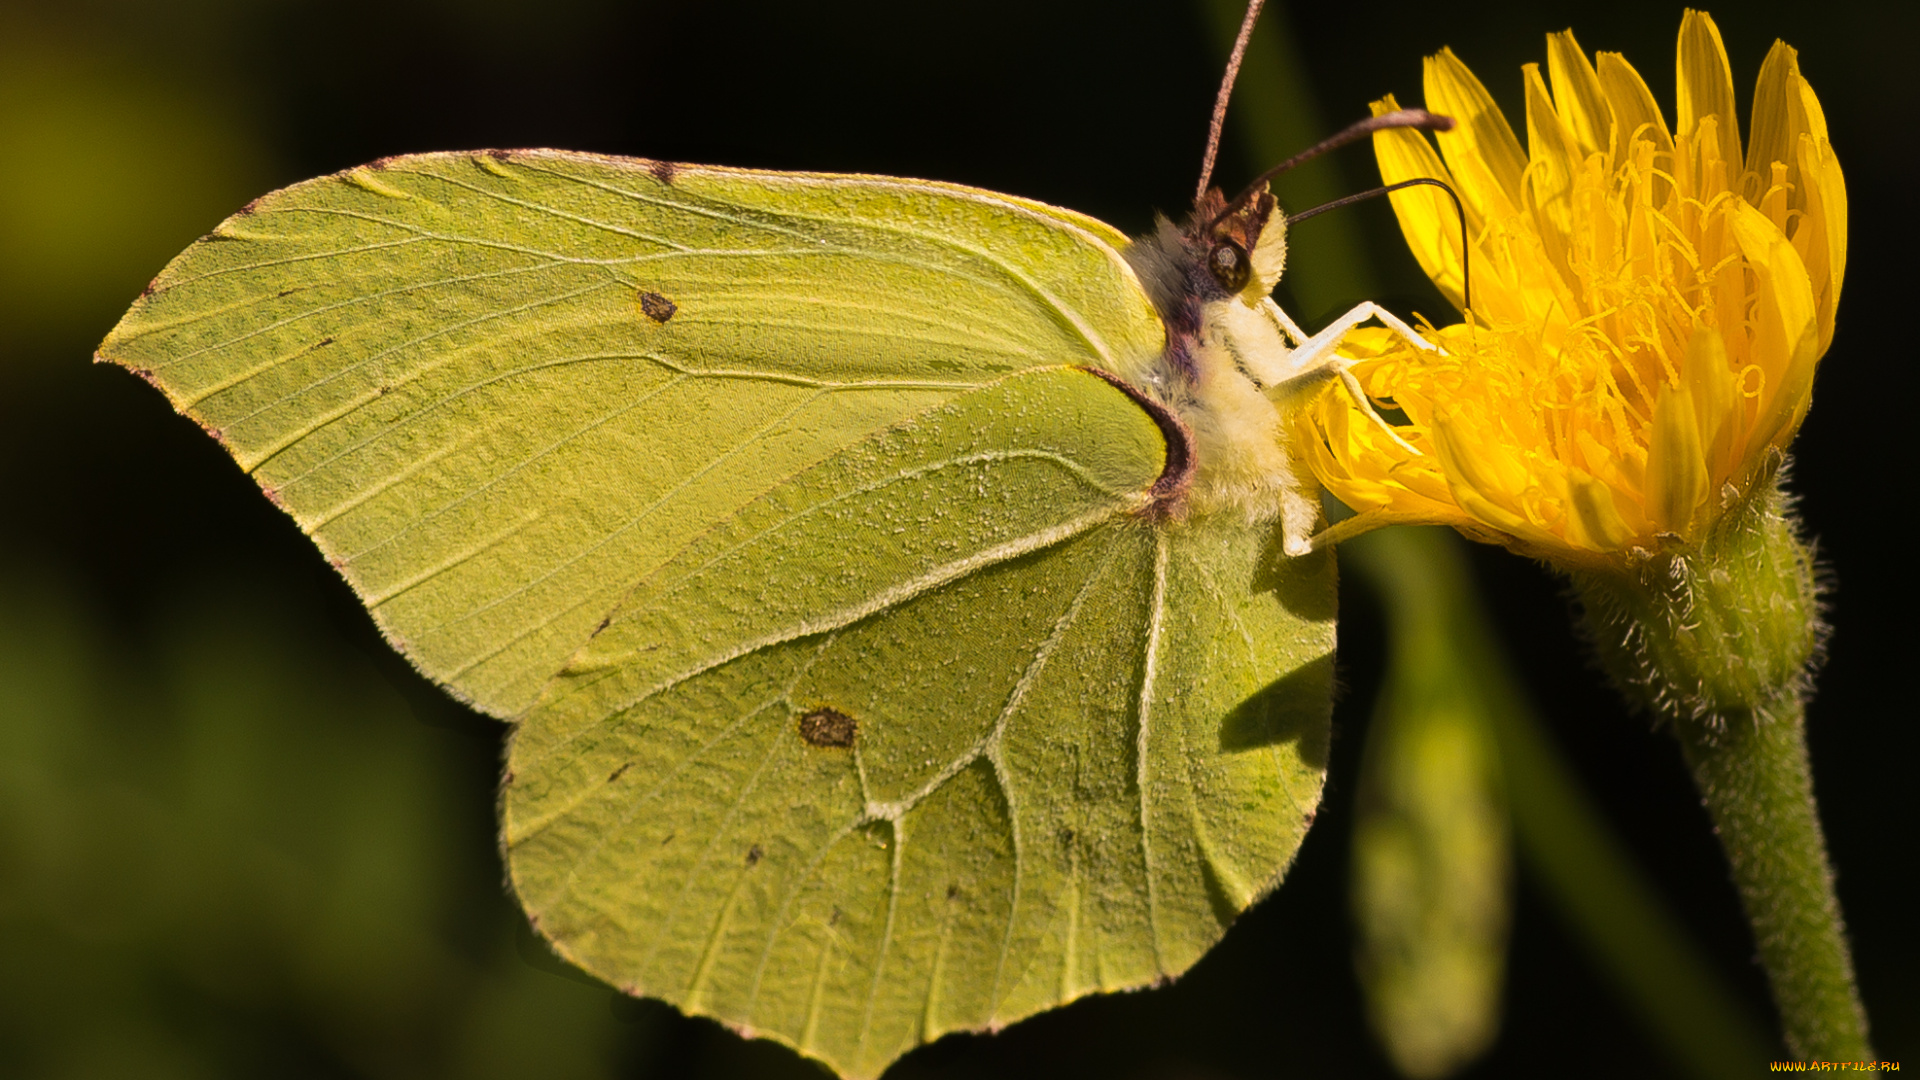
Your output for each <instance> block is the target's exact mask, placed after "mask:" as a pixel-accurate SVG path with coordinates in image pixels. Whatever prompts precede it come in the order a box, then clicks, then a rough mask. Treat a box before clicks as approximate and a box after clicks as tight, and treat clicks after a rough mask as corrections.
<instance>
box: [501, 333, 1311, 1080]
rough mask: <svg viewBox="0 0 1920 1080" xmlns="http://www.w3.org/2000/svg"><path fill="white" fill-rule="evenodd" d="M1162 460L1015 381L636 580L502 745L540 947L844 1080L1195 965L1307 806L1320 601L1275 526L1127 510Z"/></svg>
mask: <svg viewBox="0 0 1920 1080" xmlns="http://www.w3.org/2000/svg"><path fill="white" fill-rule="evenodd" d="M1161 439H1162V432H1161V430H1160V429H1159V428H1158V427H1157V426H1156V425H1155V424H1154V423H1153V422H1152V420H1151V419H1150V418H1149V417H1148V416H1147V414H1145V413H1144V412H1143V411H1142V410H1141V409H1140V408H1139V407H1138V406H1137V405H1136V404H1135V403H1134V401H1133V400H1132V399H1131V398H1130V397H1128V396H1127V395H1125V394H1123V393H1121V392H1120V391H1118V390H1115V389H1114V388H1113V387H1111V386H1110V385H1109V384H1107V383H1106V382H1105V381H1104V380H1101V379H1098V378H1096V377H1094V376H1092V375H1089V374H1087V373H1085V372H1082V371H1078V370H1074V369H1046V370H1040V371H1035V372H1029V373H1025V374H1021V375H1016V376H1011V377H1009V378H1007V379H1005V380H1003V381H1002V382H1000V383H997V384H994V385H992V386H989V387H987V388H984V389H982V390H980V391H976V392H974V393H971V394H968V395H965V396H963V397H961V398H958V399H955V401H953V402H952V403H950V404H948V405H946V406H943V407H941V408H939V409H936V410H932V411H930V412H929V413H927V414H924V415H923V416H921V417H919V418H916V419H915V420H914V421H912V422H910V423H908V424H905V425H903V426H902V427H900V428H898V429H895V430H894V431H891V432H888V433H886V434H885V435H884V436H882V437H880V438H877V439H875V440H872V441H871V442H869V443H867V444H862V445H860V446H858V447H855V448H852V449H850V450H848V451H846V452H844V453H843V454H842V455H839V456H838V457H836V458H835V459H833V460H830V461H829V462H826V463H823V464H822V465H821V466H819V467H816V468H815V469H814V470H811V471H810V472H809V473H808V474H805V475H803V476H801V477H798V478H796V479H795V480H794V481H793V482H791V483H790V484H788V485H783V486H782V488H780V489H777V490H776V491H773V492H770V493H769V494H768V495H766V496H764V497H763V499H762V500H761V501H760V502H759V503H757V504H756V505H754V506H752V507H749V508H748V509H747V510H746V511H745V512H743V513H742V514H740V515H738V517H737V518H736V519H735V520H734V521H732V522H730V523H729V524H728V526H727V527H725V528H722V529H719V530H716V531H715V533H713V534H711V535H710V536H708V537H703V538H702V540H701V541H700V542H698V543H696V544H694V545H692V546H690V547H689V548H688V549H687V550H686V551H685V552H683V553H682V555H681V557H680V558H679V559H677V560H676V561H675V563H674V564H671V565H669V566H667V567H665V568H663V569H662V570H661V571H660V572H659V574H658V575H657V579H658V580H649V581H647V582H643V583H642V584H641V585H640V586H639V587H638V588H637V589H636V590H635V593H634V595H633V597H631V598H630V599H629V600H628V602H627V603H625V604H623V605H622V607H621V609H620V610H619V611H617V612H616V613H615V615H614V617H613V620H612V621H611V622H610V623H609V624H608V626H607V627H606V628H605V629H604V630H603V631H602V632H601V633H600V634H599V635H597V636H596V637H595V639H594V641H593V643H592V644H591V645H589V647H588V648H587V649H585V650H583V652H582V653H581V654H580V656H578V657H577V658H576V659H575V661H574V663H573V665H571V666H570V667H569V669H568V670H567V671H566V672H565V673H563V675H562V676H561V678H560V679H558V680H557V681H556V682H555V683H554V684H553V686H552V687H551V688H550V689H549V691H548V694H547V695H546V697H544V698H543V699H542V701H541V703H540V704H539V705H537V706H536V707H535V708H534V709H533V710H532V711H531V712H530V713H529V715H528V716H527V718H526V721H525V722H524V723H523V724H522V725H521V726H520V728H519V730H518V732H517V733H516V736H515V742H514V747H513V750H512V752H511V754H510V757H509V763H508V766H509V770H510V780H509V783H508V786H507V789H506V794H505V797H504V798H505V816H506V834H505V839H506V845H507V851H508V855H509V859H510V863H511V867H512V871H513V874H514V880H515V883H516V887H517V888H518V890H519V893H520V896H521V899H522V902H523V903H524V904H525V905H526V906H527V908H528V910H529V911H530V912H532V913H533V915H534V916H535V918H536V919H538V921H539V923H540V926H541V929H542V930H543V931H544V932H546V933H548V934H550V935H551V936H552V937H553V938H554V939H555V940H556V942H558V943H559V945H560V947H561V949H562V951H563V952H564V953H565V954H566V955H567V956H569V957H570V958H572V959H573V960H574V961H575V962H577V963H579V964H581V966H583V967H585V968H587V969H588V970H590V971H594V972H596V973H598V974H600V975H602V976H603V977H605V978H607V979H609V980H610V981H613V982H615V983H616V984H618V985H623V986H627V987H629V988H631V989H632V990H634V991H636V992H643V993H647V994H651V995H655V996H659V997H663V998H665V999H667V1000H669V1001H674V1002H676V1003H678V1004H680V1005H681V1006H682V1007H684V1008H688V1009H690V1010H692V1011H698V1012H705V1013H709V1014H711V1015H714V1016H717V1017H719V1018H721V1019H724V1020H726V1021H728V1022H729V1023H732V1024H735V1025H737V1026H741V1027H743V1028H747V1029H751V1030H753V1031H755V1032H759V1033H762V1034H768V1035H773V1036H775V1037H778V1038H781V1039H782V1040H784V1041H787V1042H789V1043H792V1044H794V1045H796V1046H798V1047H799V1048H800V1049H802V1050H803V1051H805V1052H807V1053H809V1054H812V1055H814V1056H817V1057H820V1058H822V1059H823V1060H826V1061H827V1062H828V1063H830V1064H832V1065H833V1066H835V1067H836V1068H837V1069H840V1070H841V1071H843V1072H847V1073H849V1074H854V1075H870V1074H873V1073H876V1072H878V1071H879V1070H880V1069H881V1068H883V1067H884V1066H885V1065H886V1063H887V1062H889V1061H891V1060H892V1059H893V1058H894V1057H896V1056H898V1055H899V1054H900V1053H903V1052H904V1051H906V1050H908V1049H910V1048H912V1047H913V1046H914V1045H916V1044H918V1043H919V1042H921V1041H924V1040H926V1039H929V1038H932V1037H934V1036H937V1035H939V1034H940V1033H942V1032H945V1031H949V1030H954V1029H968V1028H983V1027H990V1026H999V1025H1003V1024H1006V1023H1010V1022H1012V1021H1014V1020H1017V1019H1020V1018H1021V1017H1023V1016H1026V1015H1029V1014H1031V1013H1033V1012H1036V1011H1039V1010H1040V1009H1044V1008H1047V1007H1050V1006H1052V1005H1056V1004H1059V1003H1061V1002H1063V1001H1067V1000H1071V999H1072V998H1074V997H1078V996H1080V995H1082V994H1085V993H1088V992H1091V991H1095V990H1114V989H1122V988H1128V987H1133V986H1139V985H1143V984H1147V983H1151V982H1153V981H1156V980H1158V979H1163V978H1167V977H1170V976H1173V975H1176V974H1178V973H1179V972H1181V971H1183V970H1184V969H1185V968H1186V967H1187V966H1189V965H1190V964H1191V963H1192V962H1193V961H1194V960H1195V959H1197V958H1198V956H1199V955H1200V954H1201V953H1202V952H1204V951H1205V949H1206V948H1208V947H1209V946H1211V945H1212V944H1213V942H1214V941H1216V940H1217V939H1218V937H1219V936H1220V934H1221V933H1222V932H1223V931H1224V929H1225V926H1226V925H1227V923H1228V922H1230V921H1231V919H1232V918H1233V917H1234V916H1235V915H1237V914H1238V913H1239V912H1240V911H1241V910H1243V909H1244V908H1245V907H1246V906H1247V905H1248V904H1249V903H1251V902H1252V901H1253V900H1254V899H1255V898H1257V897H1258V896H1259V895H1261V894H1262V893H1264V891H1265V890H1266V889H1267V888H1269V887H1271V885H1272V884H1273V883H1274V882H1275V881H1276V880H1277V877H1278V874H1279V871H1280V869H1281V868H1282V867H1283V866H1284V865H1285V863H1286V861H1287V860H1288V859H1289V858H1290V856H1291V853H1292V851H1293V850H1294V848H1295V847H1296V846H1297V844H1298V842H1299V838H1300V834H1301V833H1302V831H1303V830H1304V828H1305V825H1306V818H1305V815H1304V814H1303V813H1302V808H1303V807H1311V806H1313V805H1314V804H1315V803H1316V802H1317V800H1318V795H1319V784H1320V771H1319V769H1320V765H1321V762H1322V758H1323V756H1324V738H1325V732H1326V710H1327V702H1328V699H1329V690H1330V685H1329V671H1328V665H1327V654H1328V649H1329V646H1330V644H1331V643H1330V641H1329V640H1328V635H1327V633H1326V628H1327V625H1328V624H1327V623H1326V621H1325V620H1326V618H1327V616H1328V615H1329V614H1330V612H1329V611H1328V610H1327V608H1328V606H1329V604H1330V596H1329V595H1328V594H1327V592H1326V591H1325V590H1324V589H1322V588H1320V587H1319V583H1318V582H1317V581H1314V579H1312V578H1311V577H1308V578H1306V579H1303V580H1306V581H1308V582H1311V584H1309V585H1308V586H1307V587H1306V588H1304V589H1302V588H1299V587H1298V583H1297V582H1292V583H1283V582H1286V581H1287V579H1288V577H1289V576H1290V575H1293V574H1295V573H1297V572H1298V571H1300V570H1312V569H1323V567H1321V566H1307V565H1301V564H1298V563H1297V562H1291V563H1282V562H1279V561H1276V556H1275V555H1274V553H1273V552H1272V551H1271V550H1270V542H1266V541H1264V540H1263V536H1262V535H1261V534H1262V533H1263V532H1264V531H1265V530H1256V529H1253V528H1250V527H1248V526H1246V525H1245V524H1244V523H1241V522H1236V521H1234V520H1232V519H1222V518H1213V519H1208V520H1206V521H1202V522H1194V523H1185V524H1170V523H1165V522H1158V521H1155V520H1154V519H1153V518H1152V516H1151V514H1150V513H1146V512H1143V511H1148V510H1150V509H1151V506H1152V502H1153V498H1154V496H1153V486H1154V484H1155V481H1156V480H1157V479H1158V478H1159V475H1160V473H1161V470H1162V469H1163V467H1164V461H1165V453H1164V449H1163V446H1162V443H1161ZM850 538H859V539H860V542H858V543H853V544H849V543H845V542H843V541H845V540H847V539H850ZM1290 606H1291V609H1290ZM1282 672H1284V673H1285V675H1284V677H1281V678H1275V673H1282ZM829 723H831V724H832V725H837V727H829V726H826V725H828V724H829Z"/></svg>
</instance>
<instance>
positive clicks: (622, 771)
mask: <svg viewBox="0 0 1920 1080" xmlns="http://www.w3.org/2000/svg"><path fill="white" fill-rule="evenodd" d="M631 768H633V762H631V761H629V762H627V763H626V764H625V765H622V766H620V767H619V768H617V769H615V770H613V774H612V775H611V776H608V777H607V783H609V784H611V783H613V782H614V781H615V780H618V779H620V778H621V777H622V776H625V775H626V774H627V770H628V769H631Z"/></svg>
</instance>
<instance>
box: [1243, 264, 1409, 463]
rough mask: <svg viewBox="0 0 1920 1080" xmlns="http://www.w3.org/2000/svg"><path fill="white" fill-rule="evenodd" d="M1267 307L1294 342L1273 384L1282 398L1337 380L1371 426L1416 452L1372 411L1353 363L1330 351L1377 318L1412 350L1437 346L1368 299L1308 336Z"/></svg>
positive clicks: (1276, 309) (1276, 307)
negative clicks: (1368, 419) (1351, 333)
mask: <svg viewBox="0 0 1920 1080" xmlns="http://www.w3.org/2000/svg"><path fill="white" fill-rule="evenodd" d="M1270 306H1271V307H1272V314H1274V315H1275V316H1277V321H1278V322H1279V323H1280V326H1281V328H1282V329H1283V330H1284V331H1285V332H1286V334H1287V336H1288V337H1291V338H1292V339H1293V340H1294V342H1295V345H1294V348H1293V351H1292V352H1290V353H1288V354H1287V358H1286V366H1287V368H1288V369H1289V370H1288V372H1287V374H1285V375H1284V376H1282V377H1281V378H1280V379H1278V380H1276V382H1275V383H1274V385H1273V389H1274V390H1275V391H1278V392H1279V393H1280V394H1283V395H1286V394H1292V393H1296V392H1298V391H1300V390H1304V389H1306V388H1308V387H1310V386H1313V385H1315V384H1318V383H1319V382H1321V381H1322V380H1324V379H1327V378H1330V377H1331V378H1337V379H1339V380H1340V382H1341V385H1343V386H1345V387H1346V388H1347V393H1348V394H1349V395H1351V396H1352V397H1353V400H1354V402H1355V403H1356V404H1358V405H1359V406H1360V408H1361V409H1362V410H1363V411H1364V412H1365V413H1366V414H1367V415H1368V416H1369V417H1371V418H1372V420H1373V422H1374V424H1375V425H1376V426H1378V427H1379V428H1380V430H1381V431H1382V432H1383V433H1384V434H1385V435H1386V436H1387V437H1388V438H1390V439H1392V440H1393V441H1394V442H1395V443H1397V444H1398V445H1399V446H1400V448H1401V449H1403V450H1406V451H1407V452H1408V453H1411V454H1419V453H1420V451H1419V450H1418V449H1416V448H1415V447H1414V446H1413V444H1411V443H1409V442H1407V441H1406V440H1405V439H1403V438H1401V437H1400V434H1399V433H1398V432H1396V431H1394V430H1393V425H1391V424H1389V423H1387V421H1386V418H1385V417H1382V416H1381V415H1380V413H1379V410H1377V409H1375V408H1374V405H1373V400H1372V399H1371V398H1369V397H1368V396H1367V392H1366V390H1365V389H1364V388H1362V387H1361V385H1360V380H1359V379H1357V378H1355V377H1354V374H1353V370H1352V369H1353V362H1352V361H1351V360H1348V359H1347V358H1346V357H1344V356H1341V355H1339V354H1338V353H1335V352H1334V351H1333V349H1334V346H1335V345H1337V344H1339V342H1340V339H1341V338H1342V337H1343V336H1345V335H1346V333H1347V331H1349V330H1351V329H1353V328H1354V327H1356V326H1358V325H1360V324H1361V323H1363V322H1366V321H1367V320H1368V319H1379V320H1380V322H1381V323H1383V324H1384V325H1385V326H1386V327H1387V328H1388V329H1389V330H1392V331H1394V332H1395V333H1397V334H1399V335H1400V336H1401V337H1403V338H1405V339H1406V340H1407V342H1408V343H1409V344H1411V345H1413V346H1414V347H1415V348H1418V349H1425V350H1428V351H1434V352H1437V351H1438V350H1439V346H1437V345H1435V344H1433V343H1432V342H1430V341H1428V340H1426V339H1425V338H1423V337H1421V336H1420V335H1419V334H1418V333H1417V332H1416V331H1415V330H1414V329H1413V327H1411V326H1408V325H1407V324H1406V323H1405V322H1404V321H1402V320H1401V319H1400V317H1399V316H1397V315H1395V314H1393V313H1392V312H1390V311H1388V310H1386V309H1385V308H1382V307H1380V306H1379V305H1378V304H1375V303H1374V302H1373V301H1371V300H1367V301H1363V302H1361V303H1359V304H1356V305H1354V307H1353V309H1352V310H1350V311H1348V312H1347V313H1346V314H1345V315H1342V316H1340V317H1339V318H1338V319H1335V320H1334V321H1333V322H1332V323H1331V324H1330V325H1328V326H1327V327H1325V328H1324V329H1322V330H1321V331H1320V332H1319V333H1317V334H1314V335H1312V336H1307V335H1306V334H1304V333H1302V332H1301V330H1300V327H1299V326H1298V325H1297V324H1295V323H1294V321H1293V320H1292V319H1291V318H1289V317H1288V316H1287V313H1286V312H1285V311H1283V310H1281V308H1280V305H1278V304H1271V305H1270Z"/></svg>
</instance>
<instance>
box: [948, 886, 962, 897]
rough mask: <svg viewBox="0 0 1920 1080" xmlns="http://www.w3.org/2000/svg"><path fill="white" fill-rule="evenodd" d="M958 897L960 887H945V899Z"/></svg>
mask: <svg viewBox="0 0 1920 1080" xmlns="http://www.w3.org/2000/svg"><path fill="white" fill-rule="evenodd" d="M959 895H960V886H958V885H949V886H947V899H949V900H952V899H953V898H954V897H956V896H959Z"/></svg>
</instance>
